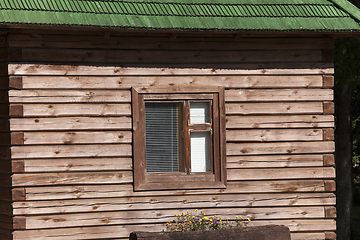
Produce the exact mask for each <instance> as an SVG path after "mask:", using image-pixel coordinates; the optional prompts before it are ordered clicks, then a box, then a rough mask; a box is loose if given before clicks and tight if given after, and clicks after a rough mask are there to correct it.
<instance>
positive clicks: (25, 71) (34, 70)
mask: <svg viewBox="0 0 360 240" xmlns="http://www.w3.org/2000/svg"><path fill="white" fill-rule="evenodd" d="M227 65H228V66H229V64H227ZM300 65H301V64H297V66H299V68H297V69H296V68H295V69H286V68H282V69H276V68H275V69H263V68H262V69H254V70H251V69H250V70H241V69H239V70H236V69H235V70H232V69H230V68H228V69H226V68H224V69H214V68H186V67H185V68H180V67H177V68H176V67H174V68H156V67H148V68H146V67H142V68H138V67H111V66H101V67H97V66H87V65H49V64H45V65H44V64H22V63H20V64H18V63H9V65H8V74H9V75H60V76H62V75H75V76H76V75H81V76H84V75H85V76H86V75H87V76H112V75H115V76H121V75H135V76H141V75H145V76H148V75H174V74H179V75H185V76H186V75H187V76H189V75H190V76H192V75H217V74H229V75H232V74H241V75H258V74H260V75H293V74H298V75H317V74H319V75H324V74H334V68H333V67H332V66H327V67H325V68H317V69H315V68H306V69H304V68H301V66H300Z"/></svg>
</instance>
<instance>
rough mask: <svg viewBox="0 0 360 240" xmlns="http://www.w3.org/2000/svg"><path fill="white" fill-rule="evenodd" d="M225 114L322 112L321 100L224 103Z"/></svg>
mask: <svg viewBox="0 0 360 240" xmlns="http://www.w3.org/2000/svg"><path fill="white" fill-rule="evenodd" d="M225 108H226V110H225V111H226V114H231V115H234V114H237V115H250V114H261V115H270V114H323V103H322V102H272V103H226V104H225Z"/></svg>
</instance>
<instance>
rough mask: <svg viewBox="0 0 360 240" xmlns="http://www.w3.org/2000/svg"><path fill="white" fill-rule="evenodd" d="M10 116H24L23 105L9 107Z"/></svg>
mask: <svg viewBox="0 0 360 240" xmlns="http://www.w3.org/2000/svg"><path fill="white" fill-rule="evenodd" d="M8 108H9V111H8V112H9V116H10V117H22V116H23V114H24V109H23V105H22V104H11V105H10V106H9V107H8Z"/></svg>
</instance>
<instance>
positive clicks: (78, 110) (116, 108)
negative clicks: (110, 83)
mask: <svg viewBox="0 0 360 240" xmlns="http://www.w3.org/2000/svg"><path fill="white" fill-rule="evenodd" d="M11 106H12V105H10V107H11ZM22 106H23V112H22V116H23V117H71V116H99V117H102V116H129V115H131V105H130V104H23V105H22ZM16 116H18V115H16ZM19 117H20V116H19Z"/></svg>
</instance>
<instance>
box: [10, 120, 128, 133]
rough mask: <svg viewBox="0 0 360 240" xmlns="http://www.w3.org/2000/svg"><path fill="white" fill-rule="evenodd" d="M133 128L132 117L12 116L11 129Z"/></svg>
mask: <svg viewBox="0 0 360 240" xmlns="http://www.w3.org/2000/svg"><path fill="white" fill-rule="evenodd" d="M101 129H106V130H112V129H113V130H120V129H131V118H130V117H58V118H12V119H10V130H11V131H42V130H69V131H74V130H101Z"/></svg>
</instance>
